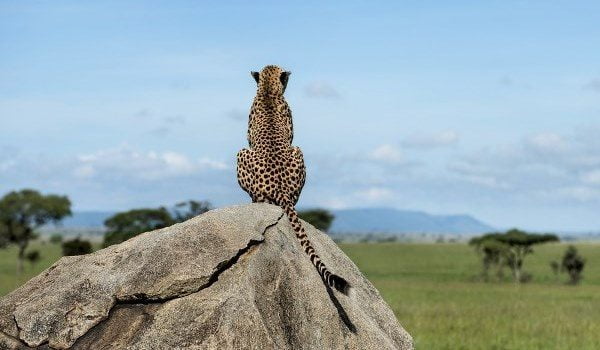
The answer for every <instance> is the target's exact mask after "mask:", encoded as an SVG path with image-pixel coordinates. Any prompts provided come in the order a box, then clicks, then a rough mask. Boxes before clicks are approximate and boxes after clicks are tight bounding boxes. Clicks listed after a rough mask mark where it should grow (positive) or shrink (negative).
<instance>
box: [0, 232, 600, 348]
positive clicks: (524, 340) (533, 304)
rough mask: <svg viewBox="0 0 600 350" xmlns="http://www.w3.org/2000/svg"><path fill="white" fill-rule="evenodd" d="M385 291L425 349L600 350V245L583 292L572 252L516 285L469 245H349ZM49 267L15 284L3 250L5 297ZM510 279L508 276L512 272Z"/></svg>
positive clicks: (560, 247) (589, 253)
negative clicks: (560, 268) (494, 272)
mask: <svg viewBox="0 0 600 350" xmlns="http://www.w3.org/2000/svg"><path fill="white" fill-rule="evenodd" d="M341 247H342V249H343V250H344V251H345V252H346V253H347V254H348V255H349V256H350V258H351V259H352V260H353V261H354V262H355V263H356V265H358V267H359V268H360V269H361V271H362V272H363V273H364V274H365V275H366V276H367V277H368V278H369V280H370V281H371V282H372V283H373V284H374V285H375V286H376V287H377V289H379V291H380V292H381V294H382V295H383V297H384V298H385V300H386V301H387V302H388V303H389V305H390V306H391V307H392V309H393V310H394V313H395V314H396V316H397V317H398V320H399V321H400V323H401V324H402V325H403V326H404V327H405V328H406V329H407V330H408V331H409V332H410V333H411V334H412V336H413V337H414V339H415V344H416V347H417V349H452V350H457V349H486V350H488V349H496V350H499V349H507V350H508V349H519V350H521V349H525V350H529V349H561V350H562V349H600V244H578V245H577V248H578V249H579V252H580V254H581V255H583V256H584V257H585V258H586V259H587V265H586V268H585V270H584V280H583V282H582V284H581V285H579V286H575V287H573V286H567V285H565V284H564V280H565V279H566V276H564V275H562V276H561V277H560V280H556V278H555V276H554V274H553V273H552V270H551V269H550V266H549V262H550V261H551V260H560V257H561V256H562V254H563V252H564V250H565V248H566V245H564V244H548V245H544V246H541V247H537V248H535V253H534V254H533V255H530V256H528V257H527V259H526V262H525V269H524V270H525V271H527V272H530V273H532V274H533V280H532V282H530V283H528V284H524V285H516V284H514V283H511V282H509V281H508V280H507V282H503V283H498V282H496V283H483V282H479V281H478V280H477V278H476V277H477V275H478V273H479V272H480V264H479V259H478V257H477V255H476V254H475V253H474V252H473V249H472V248H471V247H469V246H467V245H464V244H400V243H378V244H374V243H373V244H371V243H364V244H341ZM33 248H34V249H39V250H40V252H41V253H42V260H41V261H40V262H38V263H37V264H36V265H34V266H30V265H29V264H27V265H26V271H25V272H26V273H25V274H24V276H23V277H22V278H20V279H17V278H16V277H15V269H16V263H15V260H16V259H15V257H16V250H15V249H14V248H10V249H4V250H0V295H5V294H6V293H8V292H10V291H11V290H12V289H14V288H15V287H16V286H18V285H20V284H22V283H23V282H24V281H26V280H27V279H29V278H31V277H32V276H34V275H36V274H38V273H39V272H41V271H42V270H44V269H45V268H46V267H48V266H49V265H51V264H52V263H53V262H54V261H55V260H57V259H58V258H59V257H60V248H59V246H58V245H54V244H43V245H42V244H41V243H35V244H34V246H33ZM506 272H507V275H508V271H506Z"/></svg>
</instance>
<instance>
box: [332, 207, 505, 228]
mask: <svg viewBox="0 0 600 350" xmlns="http://www.w3.org/2000/svg"><path fill="white" fill-rule="evenodd" d="M333 213H334V214H335V220H334V221H333V224H332V226H331V228H330V230H329V231H330V232H333V233H421V232H423V233H450V234H480V233H485V232H490V231H493V230H494V228H493V227H491V226H489V225H487V224H485V223H483V222H481V221H479V220H477V219H475V218H473V217H472V216H469V215H431V214H427V213H425V212H421V211H411V210H398V209H390V208H367V209H342V210H333Z"/></svg>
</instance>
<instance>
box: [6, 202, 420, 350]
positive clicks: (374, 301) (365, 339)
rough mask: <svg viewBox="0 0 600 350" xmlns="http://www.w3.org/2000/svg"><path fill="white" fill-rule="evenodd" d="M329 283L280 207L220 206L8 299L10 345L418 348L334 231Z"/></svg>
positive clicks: (327, 254) (76, 264)
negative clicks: (348, 287)
mask: <svg viewBox="0 0 600 350" xmlns="http://www.w3.org/2000/svg"><path fill="white" fill-rule="evenodd" d="M304 225H305V227H306V231H307V234H308V236H309V239H310V240H311V241H312V243H313V245H314V247H315V249H316V250H317V253H318V254H319V255H320V256H321V257H322V258H323V260H324V261H325V263H326V264H327V265H328V266H329V267H330V268H331V269H332V270H333V271H334V272H336V273H338V274H340V275H341V276H343V277H345V278H346V279H347V280H348V281H349V282H350V283H351V284H352V286H353V287H354V293H353V294H352V295H351V296H345V295H343V294H340V293H338V292H337V291H333V290H331V289H330V288H328V287H326V286H325V285H324V284H323V282H322V281H321V279H320V277H319V275H318V273H317V271H316V270H315V268H314V267H313V265H312V264H311V263H310V261H309V259H308V257H307V256H306V255H305V254H304V252H303V251H302V250H301V248H300V244H299V242H298V241H297V239H296V238H295V236H294V232H293V231H292V230H291V228H290V225H289V223H288V221H287V218H286V217H285V216H284V215H283V212H282V210H281V209H280V208H278V207H276V206H272V205H267V204H250V205H244V206H236V207H229V208H223V209H218V210H213V211H210V212H208V213H205V214H203V215H200V216H198V217H196V218H193V219H191V220H188V221H186V222H183V223H181V224H176V225H173V226H170V227H167V228H164V229H160V230H156V231H152V232H146V233H143V234H141V235H139V236H137V237H134V238H132V239H130V240H128V241H126V242H123V243H121V244H118V245H114V246H111V247H108V248H105V249H102V250H100V251H98V252H95V253H93V254H89V255H82V256H75V257H63V258H62V259H60V260H59V261H58V262H56V263H55V264H54V265H52V266H51V267H50V268H48V269H47V270H46V271H44V272H43V273H41V274H40V275H38V276H37V277H35V278H33V279H31V280H30V281H29V282H27V283H26V284H25V285H23V286H22V287H20V288H19V289H17V290H15V291H14V292H12V293H11V294H9V295H7V296H5V297H4V298H3V299H1V300H0V349H30V348H35V349H377V350H383V349H412V348H413V345H412V339H411V337H410V335H409V334H408V333H407V332H406V331H405V330H404V329H403V328H402V327H401V326H400V325H399V324H398V321H397V320H396V318H395V316H394V314H393V312H392V311H391V310H390V308H389V307H388V305H387V304H386V303H385V301H384V300H383V299H382V298H381V296H380V295H379V293H378V291H377V290H376V289H375V288H374V287H373V285H372V284H371V283H370V282H369V281H368V280H367V279H366V278H365V277H364V276H363V275H362V274H361V273H360V271H359V270H358V268H357V267H356V266H355V265H354V264H353V263H352V261H351V260H350V259H349V258H348V257H347V256H346V255H345V254H344V253H343V252H342V251H341V250H340V249H339V248H338V247H337V245H336V244H335V243H334V242H333V241H332V240H331V239H330V238H329V237H328V236H327V235H325V234H324V233H322V232H320V231H318V230H316V229H315V228H314V227H312V226H310V225H309V224H307V223H304Z"/></svg>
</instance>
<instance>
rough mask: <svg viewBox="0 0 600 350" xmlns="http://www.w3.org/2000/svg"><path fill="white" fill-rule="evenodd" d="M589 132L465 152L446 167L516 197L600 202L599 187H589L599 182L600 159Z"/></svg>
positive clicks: (550, 135) (546, 135) (531, 138)
mask: <svg viewBox="0 0 600 350" xmlns="http://www.w3.org/2000/svg"><path fill="white" fill-rule="evenodd" d="M592 129H593V128H592ZM589 130H590V129H588V130H584V131H581V130H580V131H577V132H575V133H571V134H559V133H554V132H543V133H538V134H535V135H532V136H529V137H526V138H524V139H523V140H521V142H517V143H514V144H507V145H502V146H498V147H495V148H489V149H486V150H482V151H480V152H478V153H474V154H471V155H468V156H463V157H461V160H460V161H454V162H452V163H450V164H449V165H448V170H449V171H450V172H451V173H453V174H455V175H457V176H458V179H462V180H464V181H467V182H471V183H477V184H480V185H482V186H486V187H489V188H492V189H496V190H503V191H504V193H505V195H506V196H512V197H513V198H515V197H518V196H521V197H528V196H529V197H530V199H533V198H536V197H540V196H542V197H543V198H541V199H543V200H547V199H551V200H553V201H561V200H563V201H568V200H575V201H577V202H592V201H600V196H599V191H598V190H597V189H594V188H593V187H590V186H595V185H598V184H600V157H599V156H598V144H597V141H596V140H597V139H596V138H592V137H588V136H587V135H588V133H589ZM538 199H540V198H538Z"/></svg>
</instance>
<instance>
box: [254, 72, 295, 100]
mask: <svg viewBox="0 0 600 350" xmlns="http://www.w3.org/2000/svg"><path fill="white" fill-rule="evenodd" d="M290 74H292V73H291V72H288V71H284V70H283V69H281V68H279V67H277V66H266V67H265V68H263V69H262V71H260V73H259V72H252V77H254V80H256V84H258V89H259V90H264V91H268V92H271V93H279V94H283V93H284V92H285V88H286V86H287V82H288V79H289V77H290Z"/></svg>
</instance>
